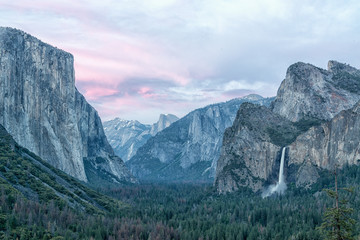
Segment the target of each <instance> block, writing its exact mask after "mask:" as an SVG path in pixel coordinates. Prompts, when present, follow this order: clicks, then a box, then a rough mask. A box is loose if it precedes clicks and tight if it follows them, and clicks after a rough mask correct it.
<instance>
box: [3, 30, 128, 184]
mask: <svg viewBox="0 0 360 240" xmlns="http://www.w3.org/2000/svg"><path fill="white" fill-rule="evenodd" d="M0 53H1V55H0V68H1V72H0V124H2V125H3V126H4V127H5V128H6V129H7V131H8V132H9V133H10V134H11V135H12V136H13V137H14V139H15V140H16V141H17V142H18V143H19V144H20V145H22V146H23V147H26V148H28V149H29V150H30V151H32V152H34V153H35V154H37V155H39V156H40V157H41V158H43V159H44V160H46V161H48V162H49V163H51V164H52V165H53V166H55V167H57V168H59V169H61V170H63V171H65V172H66V173H68V174H70V175H72V176H74V177H76V178H78V179H80V180H82V181H87V180H88V179H87V175H86V169H85V168H84V161H89V165H90V166H93V167H95V168H96V167H98V166H97V165H96V164H95V162H94V159H95V158H96V157H101V158H104V161H106V162H107V164H105V165H106V168H108V169H107V170H106V171H109V173H110V174H111V175H112V176H113V177H114V179H116V178H118V179H117V180H126V181H127V180H130V181H134V180H135V179H134V178H133V177H132V176H131V174H130V173H129V172H128V171H127V170H126V168H125V167H124V165H123V162H122V160H121V159H119V158H117V159H116V158H115V157H114V159H115V160H113V159H111V158H110V157H109V156H112V155H114V152H113V150H112V148H111V146H110V145H109V144H108V142H107V139H106V137H105V134H104V131H103V128H102V123H101V120H100V118H99V116H98V114H97V112H96V110H95V109H94V108H92V107H91V106H90V105H89V104H88V103H87V102H86V100H85V98H84V97H83V96H82V95H81V94H80V93H79V92H78V91H77V89H76V88H75V78H74V68H73V61H74V60H73V56H72V55H71V54H69V53H67V52H64V51H62V50H60V49H57V48H54V47H52V46H50V45H48V44H45V43H43V42H41V41H39V40H38V39H36V38H34V37H32V36H30V35H28V34H26V33H24V32H22V31H19V30H16V29H11V28H0Z"/></svg>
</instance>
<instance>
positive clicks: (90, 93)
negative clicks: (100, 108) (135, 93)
mask: <svg viewBox="0 0 360 240" xmlns="http://www.w3.org/2000/svg"><path fill="white" fill-rule="evenodd" d="M116 93H118V91H117V90H114V89H109V88H103V87H87V88H86V90H85V93H84V96H85V97H86V98H87V99H88V100H96V99H98V98H99V97H105V96H111V95H113V94H116Z"/></svg>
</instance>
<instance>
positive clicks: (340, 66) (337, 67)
mask: <svg viewBox="0 0 360 240" xmlns="http://www.w3.org/2000/svg"><path fill="white" fill-rule="evenodd" d="M328 71H329V72H332V73H335V74H336V73H339V72H344V71H345V72H349V73H354V72H357V71H359V70H357V69H356V68H354V67H352V66H350V65H349V64H346V63H340V62H337V61H334V60H330V61H329V62H328Z"/></svg>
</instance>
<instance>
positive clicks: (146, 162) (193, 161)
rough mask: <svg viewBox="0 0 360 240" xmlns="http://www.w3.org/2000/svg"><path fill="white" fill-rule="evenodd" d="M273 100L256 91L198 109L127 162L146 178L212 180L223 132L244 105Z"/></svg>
mask: <svg viewBox="0 0 360 240" xmlns="http://www.w3.org/2000/svg"><path fill="white" fill-rule="evenodd" d="M272 100H273V98H263V97H261V96H259V95H255V94H252V95H249V96H246V97H243V98H236V99H233V100H230V101H228V102H224V103H217V104H212V105H209V106H206V107H204V108H200V109H196V110H194V111H192V112H191V113H189V114H187V115H186V116H185V117H183V118H181V119H179V120H178V121H176V122H175V123H173V124H171V125H170V126H169V127H168V128H166V129H164V130H163V131H161V132H159V133H158V134H157V135H155V136H154V137H152V138H150V139H149V140H148V141H147V142H146V144H145V145H144V146H142V147H140V148H139V149H138V151H137V153H136V154H135V155H134V156H133V157H132V158H131V159H130V160H129V161H127V162H126V165H127V166H128V167H129V168H130V169H131V171H132V173H133V174H134V175H135V176H137V177H138V178H139V179H140V180H144V181H185V182H204V181H206V182H211V181H212V180H213V177H214V175H215V167H216V162H217V159H218V157H219V155H220V147H221V144H222V138H223V133H224V131H225V129H226V128H227V127H229V126H231V125H232V123H233V121H234V119H235V116H236V112H237V110H238V109H239V107H240V105H241V104H242V103H244V102H254V103H257V104H261V105H267V106H269V105H270V103H271V101H272Z"/></svg>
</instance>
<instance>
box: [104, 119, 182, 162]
mask: <svg viewBox="0 0 360 240" xmlns="http://www.w3.org/2000/svg"><path fill="white" fill-rule="evenodd" d="M178 119H179V118H178V117H177V116H175V115H173V114H160V117H159V120H158V121H157V122H156V123H154V124H152V125H150V124H142V123H140V122H139V121H136V120H124V119H120V118H115V119H113V120H110V121H106V122H104V131H105V134H106V136H107V138H108V140H109V143H110V145H111V146H112V147H113V148H114V151H115V154H117V155H118V156H120V157H121V158H122V159H123V160H124V161H125V162H126V161H128V160H130V158H131V157H132V156H134V155H135V153H136V151H137V150H138V149H139V148H140V147H141V146H143V145H144V144H145V143H146V141H147V140H148V139H149V138H151V137H152V136H155V135H156V134H157V133H158V132H160V131H162V130H163V129H165V128H167V127H168V126H170V125H171V124H172V123H173V122H176V121H177V120H178Z"/></svg>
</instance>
